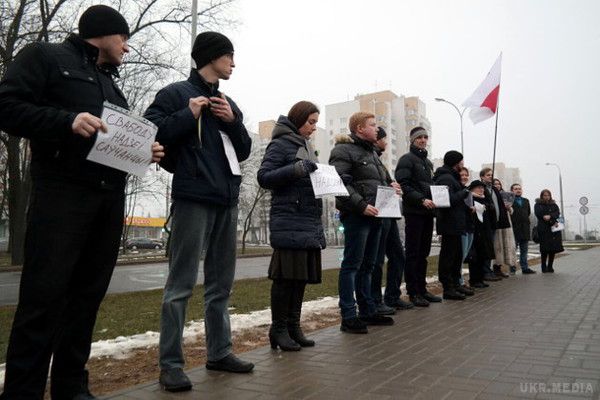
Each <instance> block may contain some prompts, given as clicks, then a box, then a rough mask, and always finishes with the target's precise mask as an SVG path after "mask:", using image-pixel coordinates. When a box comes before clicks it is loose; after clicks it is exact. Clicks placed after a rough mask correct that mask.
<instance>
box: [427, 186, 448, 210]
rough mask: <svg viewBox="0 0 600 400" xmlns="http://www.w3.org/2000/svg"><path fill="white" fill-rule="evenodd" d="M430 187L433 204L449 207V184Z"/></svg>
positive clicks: (437, 206)
mask: <svg viewBox="0 0 600 400" xmlns="http://www.w3.org/2000/svg"><path fill="white" fill-rule="evenodd" d="M430 188H431V201H433V204H435V206H436V208H449V207H450V193H449V192H448V186H445V185H441V186H440V185H432V186H430Z"/></svg>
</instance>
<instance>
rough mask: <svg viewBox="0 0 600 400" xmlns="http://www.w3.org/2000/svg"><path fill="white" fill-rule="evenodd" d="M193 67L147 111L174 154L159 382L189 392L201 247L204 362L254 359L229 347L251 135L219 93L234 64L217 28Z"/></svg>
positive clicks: (235, 364)
mask: <svg viewBox="0 0 600 400" xmlns="http://www.w3.org/2000/svg"><path fill="white" fill-rule="evenodd" d="M192 58H193V59H194V61H195V62H196V68H197V69H193V70H192V71H191V73H190V76H189V78H188V79H187V80H185V81H181V82H176V83H173V84H171V85H169V86H167V87H165V88H164V89H162V90H160V91H159V92H158V93H157V95H156V98H155V100H154V102H153V103H152V104H151V105H150V107H149V108H148V110H147V111H146V114H145V117H146V118H147V119H149V120H150V121H152V122H154V123H155V124H156V125H157V126H158V133H157V138H158V139H159V140H160V141H161V143H164V144H165V147H166V151H165V152H166V153H167V156H169V152H171V155H170V157H171V158H172V159H173V158H174V159H175V161H174V163H175V175H174V177H173V186H172V187H173V189H172V196H173V199H174V202H173V211H172V213H173V217H172V218H173V219H172V232H171V235H172V236H171V243H172V247H171V252H170V255H169V278H168V280H167V284H166V286H165V294H164V298H163V304H162V313H161V324H160V326H161V328H160V329H161V331H160V361H159V364H160V369H161V373H160V379H159V381H160V384H161V386H162V387H163V389H165V390H167V391H184V390H190V389H191V388H192V384H191V382H190V380H189V379H188V377H187V376H186V375H185V373H184V372H183V366H184V363H185V360H184V356H183V349H182V337H183V327H184V323H185V311H186V307H187V303H188V300H189V298H190V296H191V295H192V290H193V288H194V286H195V284H196V279H197V276H198V266H199V264H200V257H201V255H202V252H203V250H206V257H205V259H204V287H205V290H204V309H205V319H204V321H205V328H206V349H207V362H206V368H207V369H212V370H222V371H229V372H250V371H251V370H252V369H253V368H254V365H253V364H252V363H249V362H244V361H242V360H240V359H238V358H237V357H236V356H235V355H234V354H233V353H232V343H231V328H230V323H229V312H228V310H227V304H228V301H229V294H230V292H231V287H232V285H233V278H234V274H235V262H236V233H237V215H238V207H237V205H238V196H239V192H240V183H241V176H240V175H241V173H240V170H239V164H238V161H243V160H245V159H247V158H248V156H249V155H250V147H251V144H252V143H251V139H250V137H249V136H248V132H247V131H246V128H245V127H244V124H243V116H242V112H241V111H240V110H239V108H238V107H237V106H236V105H235V103H234V102H233V100H231V99H230V98H228V97H226V96H225V95H224V94H223V93H220V92H219V90H218V88H219V80H220V79H229V77H230V76H231V73H232V72H233V68H234V67H235V63H234V61H233V44H232V43H231V41H230V40H229V39H228V38H227V37H225V36H224V35H222V34H220V33H217V32H203V33H201V34H199V35H198V36H197V37H196V40H195V41H194V46H193V49H192Z"/></svg>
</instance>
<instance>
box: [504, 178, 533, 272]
mask: <svg viewBox="0 0 600 400" xmlns="http://www.w3.org/2000/svg"><path fill="white" fill-rule="evenodd" d="M510 191H511V192H512V193H513V194H514V195H515V200H514V203H513V205H512V209H513V212H512V214H511V216H510V218H511V222H512V227H513V233H514V235H515V243H516V245H517V248H518V249H519V265H520V266H521V272H522V273H523V274H535V271H534V270H532V269H531V268H529V263H528V261H527V255H528V253H529V239H531V223H530V221H529V218H530V217H531V206H530V205H529V200H528V199H526V198H525V197H523V188H522V187H521V185H520V184H518V183H513V184H512V185H511V187H510Z"/></svg>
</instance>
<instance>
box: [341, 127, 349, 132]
mask: <svg viewBox="0 0 600 400" xmlns="http://www.w3.org/2000/svg"><path fill="white" fill-rule="evenodd" d="M340 133H348V129H347V128H341V129H340Z"/></svg>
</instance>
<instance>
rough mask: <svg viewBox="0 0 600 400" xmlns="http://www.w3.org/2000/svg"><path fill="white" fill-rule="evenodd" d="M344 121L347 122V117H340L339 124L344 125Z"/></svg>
mask: <svg viewBox="0 0 600 400" xmlns="http://www.w3.org/2000/svg"><path fill="white" fill-rule="evenodd" d="M346 122H348V118H346V117H342V118H340V124H341V125H344V124H345V123H346Z"/></svg>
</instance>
